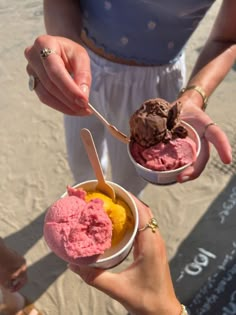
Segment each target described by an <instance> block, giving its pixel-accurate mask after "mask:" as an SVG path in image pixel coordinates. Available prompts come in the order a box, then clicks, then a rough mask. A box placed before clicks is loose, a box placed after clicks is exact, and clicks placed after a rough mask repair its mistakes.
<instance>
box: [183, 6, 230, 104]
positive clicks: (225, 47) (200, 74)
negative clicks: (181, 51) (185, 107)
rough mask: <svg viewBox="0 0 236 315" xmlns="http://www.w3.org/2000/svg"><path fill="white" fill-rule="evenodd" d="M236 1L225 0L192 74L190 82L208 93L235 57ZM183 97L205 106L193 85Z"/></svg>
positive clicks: (213, 88) (228, 69)
mask: <svg viewBox="0 0 236 315" xmlns="http://www.w3.org/2000/svg"><path fill="white" fill-rule="evenodd" d="M235 14H236V1H235V0H224V1H223V2H222V5H221V8H220V10H219V13H218V16H217V18H216V20H215V23H214V26H213V28H212V31H211V33H210V36H209V38H208V40H207V42H206V44H205V46H204V47H203V49H202V51H201V53H200V55H199V57H198V59H197V62H196V64H195V66H194V68H193V71H192V74H191V75H190V79H189V82H188V84H187V86H200V87H201V88H202V89H203V90H204V91H205V94H206V95H207V96H208V97H209V96H210V95H211V94H212V93H213V92H214V90H215V89H216V88H217V86H218V85H219V84H220V83H221V82H222V80H223V79H224V78H225V76H226V75H227V74H228V72H229V71H230V69H231V68H232V66H233V65H234V63H235V60H236V20H235ZM184 97H185V98H186V97H188V98H191V100H192V101H193V103H196V105H197V106H198V107H201V106H202V98H201V95H200V94H199V93H198V92H196V90H194V89H190V90H187V91H186V92H185V93H184Z"/></svg>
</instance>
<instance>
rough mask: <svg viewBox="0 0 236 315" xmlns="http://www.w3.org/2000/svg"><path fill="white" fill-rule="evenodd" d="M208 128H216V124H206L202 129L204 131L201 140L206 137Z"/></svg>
mask: <svg viewBox="0 0 236 315" xmlns="http://www.w3.org/2000/svg"><path fill="white" fill-rule="evenodd" d="M210 126H217V124H216V123H214V122H210V123H209V124H207V125H206V126H205V127H204V131H203V135H202V138H205V135H206V132H207V129H208V128H209V127H210Z"/></svg>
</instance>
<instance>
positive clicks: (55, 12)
mask: <svg viewBox="0 0 236 315" xmlns="http://www.w3.org/2000/svg"><path fill="white" fill-rule="evenodd" d="M44 22H45V28H46V31H47V34H49V35H55V36H62V37H66V38H69V39H71V40H74V41H76V42H79V41H80V33H81V28H82V20H81V14H80V7H79V1H76V0H44Z"/></svg>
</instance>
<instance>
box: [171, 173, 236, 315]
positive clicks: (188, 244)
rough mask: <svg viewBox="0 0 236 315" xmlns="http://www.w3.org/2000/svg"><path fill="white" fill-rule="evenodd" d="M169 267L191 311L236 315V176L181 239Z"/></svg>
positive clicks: (194, 312)
mask: <svg viewBox="0 0 236 315" xmlns="http://www.w3.org/2000/svg"><path fill="white" fill-rule="evenodd" d="M170 268H171V274H172V279H173V282H174V287H175V290H176V294H177V296H178V298H179V300H180V301H181V302H182V303H183V304H185V305H186V306H187V308H188V312H189V314H190V315H191V314H192V315H205V314H207V315H236V176H234V177H233V178H232V179H231V180H230V182H229V183H228V185H227V187H226V188H225V189H224V191H223V192H222V193H221V194H220V195H219V196H218V197H217V198H216V200H214V202H213V203H212V204H211V206H210V207H209V209H208V210H207V212H206V213H205V214H204V216H203V217H202V218H201V220H200V221H199V222H198V223H197V225H196V226H195V228H194V229H193V231H192V232H191V233H190V235H189V236H188V237H187V238H186V239H185V240H184V241H183V242H182V244H181V245H180V247H179V248H178V251H177V253H176V255H175V257H174V258H173V259H172V260H171V262H170Z"/></svg>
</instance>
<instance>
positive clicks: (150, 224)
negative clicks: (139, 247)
mask: <svg viewBox="0 0 236 315" xmlns="http://www.w3.org/2000/svg"><path fill="white" fill-rule="evenodd" d="M147 228H150V229H151V230H152V232H153V233H155V232H156V229H158V228H159V226H158V223H157V219H155V218H151V219H150V221H149V222H148V223H147V224H146V225H145V226H144V227H142V228H140V229H138V232H141V231H144V230H146V229H147Z"/></svg>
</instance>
